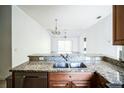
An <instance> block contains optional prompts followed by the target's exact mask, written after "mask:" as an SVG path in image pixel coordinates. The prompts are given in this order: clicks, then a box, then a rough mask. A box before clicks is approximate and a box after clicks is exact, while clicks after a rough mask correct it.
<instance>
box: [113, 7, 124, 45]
mask: <svg viewBox="0 0 124 93" xmlns="http://www.w3.org/2000/svg"><path fill="white" fill-rule="evenodd" d="M113 44H114V45H124V5H114V6H113Z"/></svg>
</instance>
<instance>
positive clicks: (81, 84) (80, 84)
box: [71, 81, 90, 88]
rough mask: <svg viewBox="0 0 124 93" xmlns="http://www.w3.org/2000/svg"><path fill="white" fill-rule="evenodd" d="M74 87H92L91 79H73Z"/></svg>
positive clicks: (72, 84) (72, 85)
mask: <svg viewBox="0 0 124 93" xmlns="http://www.w3.org/2000/svg"><path fill="white" fill-rule="evenodd" d="M71 87H72V88H90V81H72V82H71Z"/></svg>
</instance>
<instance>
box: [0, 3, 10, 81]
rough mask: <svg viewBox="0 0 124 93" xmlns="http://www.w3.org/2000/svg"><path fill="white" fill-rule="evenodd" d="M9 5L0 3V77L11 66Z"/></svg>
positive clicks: (4, 74)
mask: <svg viewBox="0 0 124 93" xmlns="http://www.w3.org/2000/svg"><path fill="white" fill-rule="evenodd" d="M11 63H12V62H11V6H2V5H0V79H5V77H7V76H8V74H9V69H10V68H11Z"/></svg>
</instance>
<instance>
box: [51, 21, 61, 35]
mask: <svg viewBox="0 0 124 93" xmlns="http://www.w3.org/2000/svg"><path fill="white" fill-rule="evenodd" d="M57 21H58V19H55V30H52V31H51V33H52V34H53V35H60V31H59V30H58V23H57Z"/></svg>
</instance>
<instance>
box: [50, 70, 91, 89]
mask: <svg viewBox="0 0 124 93" xmlns="http://www.w3.org/2000/svg"><path fill="white" fill-rule="evenodd" d="M92 76H93V73H91V72H51V73H49V74H48V83H49V85H48V86H49V88H89V87H91V79H92Z"/></svg>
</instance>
